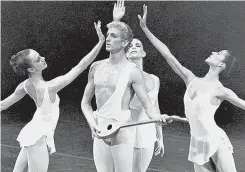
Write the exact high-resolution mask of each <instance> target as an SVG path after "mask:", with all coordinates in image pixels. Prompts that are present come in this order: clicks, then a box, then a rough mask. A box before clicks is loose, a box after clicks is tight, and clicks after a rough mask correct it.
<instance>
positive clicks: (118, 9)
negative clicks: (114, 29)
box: [113, 0, 125, 21]
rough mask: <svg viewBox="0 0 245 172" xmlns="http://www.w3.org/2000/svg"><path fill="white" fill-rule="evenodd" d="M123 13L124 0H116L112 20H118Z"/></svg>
mask: <svg viewBox="0 0 245 172" xmlns="http://www.w3.org/2000/svg"><path fill="white" fill-rule="evenodd" d="M124 14H125V6H124V0H117V3H115V4H114V8H113V21H120V20H121V19H122V17H123V16H124Z"/></svg>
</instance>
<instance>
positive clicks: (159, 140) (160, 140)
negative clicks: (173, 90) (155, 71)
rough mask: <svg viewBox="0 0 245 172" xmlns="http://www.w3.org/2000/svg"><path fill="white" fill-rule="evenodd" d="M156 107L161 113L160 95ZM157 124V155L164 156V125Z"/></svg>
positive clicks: (158, 87) (158, 83)
mask: <svg viewBox="0 0 245 172" xmlns="http://www.w3.org/2000/svg"><path fill="white" fill-rule="evenodd" d="M156 87H157V95H158V93H159V89H160V81H159V78H158V77H157V85H156ZM156 108H157V110H158V112H159V114H161V111H160V108H159V103H158V96H157V100H156ZM155 125H156V131H157V147H156V149H155V153H154V154H155V156H157V155H158V154H160V153H161V156H162V157H163V155H164V144H163V135H162V126H160V125H158V124H155Z"/></svg>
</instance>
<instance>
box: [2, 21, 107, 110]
mask: <svg viewBox="0 0 245 172" xmlns="http://www.w3.org/2000/svg"><path fill="white" fill-rule="evenodd" d="M94 26H95V29H96V32H97V35H98V38H99V42H98V43H97V44H96V46H95V47H94V48H93V49H92V51H90V52H89V53H88V54H87V55H86V56H85V57H84V58H82V59H81V61H80V62H79V63H78V65H76V66H75V67H74V68H73V69H72V70H70V71H69V72H68V73H67V74H65V75H63V76H59V77H56V78H55V79H53V80H51V81H44V79H43V77H42V71H43V70H44V69H46V68H47V63H46V62H45V57H42V56H41V55H40V54H39V53H38V52H36V51H35V50H33V49H26V50H22V51H20V52H18V53H17V54H16V55H13V56H12V57H11V60H10V65H11V66H12V68H13V70H14V72H15V73H17V74H19V75H28V76H29V80H31V83H35V85H36V86H37V87H38V88H42V87H43V84H44V82H46V83H48V84H49V92H52V93H54V94H56V93H57V92H58V91H60V90H61V89H62V88H64V87H65V86H67V85H68V84H70V83H71V82H72V81H73V80H74V79H75V78H76V77H78V76H79V74H81V73H82V72H83V71H84V70H85V69H86V68H87V67H88V66H89V64H91V63H92V61H93V60H94V59H95V58H96V56H97V55H98V53H99V51H100V49H101V47H102V46H103V44H104V42H105V37H104V35H103V34H102V32H101V29H100V27H101V23H100V21H99V22H98V23H97V24H96V23H94ZM28 83H29V82H28ZM25 95H26V91H25V89H24V82H22V83H21V84H19V85H18V86H17V88H16V89H15V91H14V93H12V94H11V95H10V96H8V97H7V98H6V99H4V100H2V101H1V102H0V107H1V111H2V110H5V109H7V108H8V107H10V106H11V105H13V104H14V103H16V102H17V101H19V100H20V99H22V98H23V97H24V96H25Z"/></svg>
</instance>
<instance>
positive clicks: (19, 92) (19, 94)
mask: <svg viewBox="0 0 245 172" xmlns="http://www.w3.org/2000/svg"><path fill="white" fill-rule="evenodd" d="M25 95H26V92H25V90H24V82H22V83H20V84H19V85H18V86H17V87H16V89H15V91H14V92H13V93H12V94H11V95H10V96H8V97H7V98H5V99H4V100H2V101H0V108H1V109H0V112H2V111H3V110H6V109H7V108H9V107H10V106H12V105H13V104H14V103H16V102H17V101H19V100H20V99H22V98H23V97H24V96H25Z"/></svg>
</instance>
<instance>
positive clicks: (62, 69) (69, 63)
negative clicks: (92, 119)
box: [1, 1, 245, 130]
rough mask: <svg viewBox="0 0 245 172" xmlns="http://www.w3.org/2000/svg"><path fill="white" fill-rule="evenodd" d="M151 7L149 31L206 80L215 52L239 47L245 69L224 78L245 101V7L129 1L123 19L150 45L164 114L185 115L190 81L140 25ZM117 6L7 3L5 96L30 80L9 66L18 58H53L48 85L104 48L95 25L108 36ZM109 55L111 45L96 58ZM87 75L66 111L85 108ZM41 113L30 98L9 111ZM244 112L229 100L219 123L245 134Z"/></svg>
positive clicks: (67, 96)
mask: <svg viewBox="0 0 245 172" xmlns="http://www.w3.org/2000/svg"><path fill="white" fill-rule="evenodd" d="M144 3H145V4H146V5H148V20H147V23H148V27H149V29H150V30H151V31H152V32H153V33H154V34H155V35H156V36H157V37H158V38H159V39H160V40H162V41H163V42H164V43H166V45H167V46H168V47H169V48H170V50H171V52H172V53H173V54H174V55H175V56H176V58H177V59H178V60H179V61H180V62H181V63H182V64H183V65H184V66H185V67H187V68H189V69H191V70H192V71H193V72H194V73H195V74H196V75H198V76H204V75H205V73H206V72H207V71H208V65H207V64H205V62H204V60H205V59H206V58H207V57H208V56H209V55H210V54H211V52H212V51H220V50H222V49H229V50H231V51H232V52H233V54H234V55H235V56H236V58H237V59H238V61H239V68H238V70H236V71H235V72H233V73H232V74H231V75H230V77H225V76H221V81H222V82H223V83H224V85H225V86H227V87H229V88H231V89H233V90H234V91H235V92H236V93H237V94H238V95H239V97H241V98H243V99H245V93H244V88H245V83H244V78H245V76H244V69H245V60H244V55H245V32H244V31H245V2H227V1H220V2H212V1H206V2H195V1H192V2H180V1H177V2H164V1H162V2H152V1H151V2H125V5H126V15H125V17H124V18H123V20H122V21H125V22H126V23H127V24H128V25H129V26H130V27H131V28H132V30H133V31H134V33H135V36H136V37H138V38H140V39H141V40H142V42H143V44H144V48H145V51H146V52H147V57H146V58H145V59H144V69H145V71H147V72H149V73H153V74H155V75H157V76H158V77H159V78H160V80H161V89H160V93H159V105H160V108H161V111H162V112H164V113H169V114H177V115H180V116H184V107H183V95H184V92H185V84H184V82H183V81H182V80H181V79H180V77H179V76H177V75H176V74H175V73H174V72H173V71H172V70H171V68H170V67H169V66H168V65H167V63H166V62H165V60H164V59H163V58H162V57H161V55H160V54H159V53H158V52H157V50H156V49H155V48H154V47H153V46H152V45H151V43H150V42H149V41H148V40H147V39H146V37H145V35H144V33H143V32H142V31H141V29H140V27H139V21H138V18H137V15H138V14H142V6H143V4H144ZM113 4H114V2H113V1H110V2H101V1H99V2H90V1H87V2H82V1H80V2H79V1H74V2H69V1H67V2H65V1H60V2H59V1H56V2H55V1H53V2H52V1H50V2H48V1H43V2H28V1H26V2H5V1H4V2H1V96H2V99H4V98H6V97H7V96H8V95H10V94H11V93H12V92H13V91H14V89H15V88H16V86H17V85H18V84H19V83H20V82H21V81H23V80H24V79H25V77H19V76H17V75H16V74H15V73H14V72H13V71H12V69H11V67H10V65H9V59H10V57H11V56H12V55H14V54H16V53H17V52H18V51H20V50H23V49H26V48H32V49H34V50H36V51H38V52H39V53H40V54H41V55H42V56H44V57H45V58H46V61H47V63H48V68H47V69H46V70H45V71H44V73H43V74H44V78H45V80H50V79H53V78H54V77H56V76H59V75H62V74H65V73H66V72H68V71H69V70H70V69H71V68H72V67H73V66H75V65H76V64H77V63H78V62H79V61H80V59H81V58H83V57H84V56H85V55H86V54H87V53H88V52H89V51H90V50H91V49H92V48H93V47H94V46H95V44H96V43H97V41H98V38H97V35H96V32H95V29H94V25H93V22H95V21H98V20H101V22H102V31H103V33H106V31H107V29H106V24H107V23H109V22H110V21H112V10H113ZM108 55H109V54H108V52H106V51H105V47H103V49H102V51H101V53H100V54H99V55H98V57H97V59H96V60H100V59H104V58H107V57H108ZM87 74H88V69H87V70H86V71H84V72H83V73H82V74H81V75H80V76H79V77H78V78H77V79H76V80H75V81H74V82H73V83H72V84H70V85H69V86H67V87H66V88H65V89H63V90H62V91H61V92H60V93H59V96H60V98H61V108H62V106H64V105H67V104H70V105H71V106H73V107H74V108H76V109H77V111H81V110H80V102H81V99H82V96H83V91H84V88H85V85H86V83H87ZM34 110H35V104H34V102H33V101H32V100H31V99H30V98H29V97H28V96H25V98H24V99H23V100H22V101H20V102H18V103H16V104H15V105H13V107H11V108H9V109H8V110H7V111H8V112H9V113H8V114H11V115H9V116H8V118H9V119H10V120H17V121H29V120H30V119H31V117H32V114H33V112H34ZM67 115H70V114H67ZM244 115H245V112H244V111H242V110H240V109H238V108H237V107H235V106H233V105H231V104H230V103H228V102H224V103H222V105H221V106H220V108H219V109H218V111H217V113H216V116H215V118H216V121H217V122H218V124H220V125H224V126H226V127H231V126H235V125H233V124H236V126H241V128H240V127H239V128H240V129H242V130H244V127H242V126H243V125H244V119H245V118H244Z"/></svg>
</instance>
